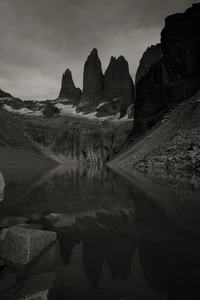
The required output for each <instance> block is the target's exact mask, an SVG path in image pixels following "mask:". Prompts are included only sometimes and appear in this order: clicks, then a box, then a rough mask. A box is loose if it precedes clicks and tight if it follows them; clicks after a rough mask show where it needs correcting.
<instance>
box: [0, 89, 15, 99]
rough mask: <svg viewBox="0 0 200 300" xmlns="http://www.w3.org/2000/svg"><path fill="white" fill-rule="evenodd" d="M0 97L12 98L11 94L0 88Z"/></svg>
mask: <svg viewBox="0 0 200 300" xmlns="http://www.w3.org/2000/svg"><path fill="white" fill-rule="evenodd" d="M1 98H13V97H12V96H11V94H9V93H6V92H4V91H2V90H1V89H0V99H1Z"/></svg>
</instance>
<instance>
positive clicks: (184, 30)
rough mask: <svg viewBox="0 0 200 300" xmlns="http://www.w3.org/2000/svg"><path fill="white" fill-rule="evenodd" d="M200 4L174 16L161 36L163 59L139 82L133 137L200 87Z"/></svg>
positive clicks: (169, 19) (170, 18)
mask: <svg viewBox="0 0 200 300" xmlns="http://www.w3.org/2000/svg"><path fill="white" fill-rule="evenodd" d="M199 30H200V4H195V5H193V6H192V7H191V8H190V9H188V10H187V11H186V12H185V13H183V14H176V15H173V16H170V17H168V18H167V19H166V21H165V28H164V29H163V31H162V34H161V47H162V51H163V56H162V57H161V58H160V59H159V60H158V61H157V62H156V63H154V64H153V65H152V66H151V67H150V69H149V71H148V72H147V73H146V74H145V75H144V76H143V77H142V78H141V79H140V80H139V81H138V83H137V93H136V100H135V115H134V119H135V121H134V127H133V132H132V137H133V138H134V137H135V136H137V135H140V134H142V133H144V132H145V131H147V130H148V129H149V128H150V127H152V126H154V125H155V124H156V123H157V122H158V121H159V120H160V119H162V118H163V116H164V114H165V113H166V112H167V111H168V110H169V109H170V108H172V107H174V106H176V105H177V104H178V103H180V102H181V101H183V100H185V99H188V98H189V97H191V96H193V95H194V94H195V93H196V91H197V90H198V89H199V88H200V80H199V78H200V40H199Z"/></svg>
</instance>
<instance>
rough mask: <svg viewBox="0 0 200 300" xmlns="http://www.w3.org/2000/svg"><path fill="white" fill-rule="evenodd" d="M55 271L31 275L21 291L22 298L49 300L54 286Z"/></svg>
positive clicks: (27, 299)
mask: <svg viewBox="0 0 200 300" xmlns="http://www.w3.org/2000/svg"><path fill="white" fill-rule="evenodd" d="M55 275H56V274H55V273H51V272H49V273H42V274H38V275H33V276H31V277H30V278H29V279H28V280H27V282H26V283H25V285H24V286H23V288H22V289H21V291H20V292H19V294H20V297H19V298H18V299H20V300H47V299H48V296H49V293H50V290H51V289H52V287H53V282H54V279H55Z"/></svg>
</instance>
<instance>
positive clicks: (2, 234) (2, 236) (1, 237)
mask: <svg viewBox="0 0 200 300" xmlns="http://www.w3.org/2000/svg"><path fill="white" fill-rule="evenodd" d="M7 231H8V230H7V229H6V228H4V229H2V230H0V247H1V245H2V244H3V242H4V240H5V237H6V234H7Z"/></svg>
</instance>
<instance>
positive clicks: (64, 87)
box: [58, 69, 82, 104]
mask: <svg viewBox="0 0 200 300" xmlns="http://www.w3.org/2000/svg"><path fill="white" fill-rule="evenodd" d="M81 94H82V91H81V90H80V89H79V88H76V87H75V84H74V81H73V78H72V73H71V71H70V70H69V69H67V70H66V71H65V73H64V74H63V77H62V84H61V90H60V94H59V97H58V99H61V100H66V104H76V103H77V101H78V100H79V98H80V96H81ZM62 102H63V101H62Z"/></svg>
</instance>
